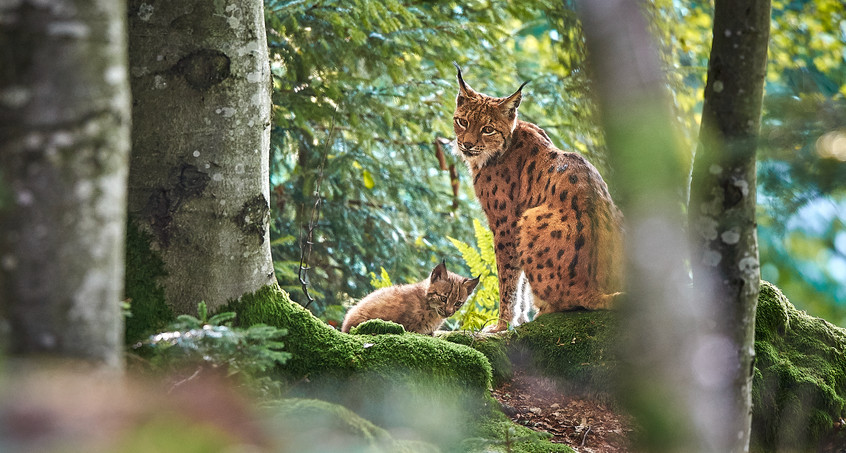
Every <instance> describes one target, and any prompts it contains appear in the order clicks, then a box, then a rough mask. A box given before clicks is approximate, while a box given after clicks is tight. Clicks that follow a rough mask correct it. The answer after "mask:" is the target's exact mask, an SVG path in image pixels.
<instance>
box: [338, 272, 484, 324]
mask: <svg viewBox="0 0 846 453" xmlns="http://www.w3.org/2000/svg"><path fill="white" fill-rule="evenodd" d="M478 283H479V279H478V278H474V279H469V278H464V277H462V276H460V275H458V274H455V273H453V272H450V271H448V270H447V268H446V265H445V264H444V263H441V264H438V265H437V266H435V268H434V269H432V273H431V275H429V278H427V279H425V280H423V281H421V282H417V283H413V284H410V285H396V286H390V287H388V288H382V289H379V290H377V291H374V292H372V293H370V294H368V295H367V296H365V297H364V299H361V301H360V302H359V303H358V304H357V305H356V306H354V307H352V308H351V309H350V311H348V312H347V316H346V317H345V318H344V323H343V325H342V326H341V331H342V332H349V331H350V329H351V328H353V327H355V326H357V325H359V324H361V323H363V322H364V321H367V320H370V319H384V320H386V321H393V322H395V323H398V324H402V325H403V327H405V330H407V331H409V332H417V333H422V334H424V335H432V333H433V332H434V331H435V330H437V329H438V328H439V327H440V326H441V324H443V322H444V319H446V318H449V317H450V316H452V315H453V313H455V312H456V311H458V309H459V308H461V305H462V304H463V303H464V302H465V301H466V300H467V298H468V297H470V293H472V292H473V289H475V288H476V285H477V284H478Z"/></svg>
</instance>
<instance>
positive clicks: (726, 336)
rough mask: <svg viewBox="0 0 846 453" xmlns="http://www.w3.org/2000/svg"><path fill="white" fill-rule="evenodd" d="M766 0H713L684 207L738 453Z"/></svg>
mask: <svg viewBox="0 0 846 453" xmlns="http://www.w3.org/2000/svg"><path fill="white" fill-rule="evenodd" d="M769 28H770V1H769V0H717V1H716V3H715V8H714V40H713V43H712V46H711V58H710V61H709V64H708V81H707V84H706V86H705V104H704V106H703V109H702V126H701V128H700V134H699V141H700V146H699V149H698V150H697V153H696V158H695V160H694V165H693V173H692V176H693V178H692V181H691V195H690V208H689V210H688V214H689V222H690V226H691V228H690V230H691V241H692V244H693V245H694V247H693V255H692V262H693V265H694V272H693V278H694V285H695V287H696V290H697V291H698V292H700V293H701V294H704V295H707V296H708V297H710V298H711V301H712V302H711V304H712V305H713V306H714V307H715V309H716V310H718V311H719V312H720V313H721V314H722V317H723V321H722V322H720V323H717V324H716V325H715V326H714V329H713V333H712V335H713V337H714V338H715V339H717V341H720V342H723V343H725V344H727V345H731V346H730V349H729V350H728V351H727V354H726V356H725V358H724V360H727V361H729V362H730V363H731V365H732V366H731V367H729V368H727V369H726V370H725V373H726V374H725V376H723V377H722V378H721V379H723V381H722V382H721V385H724V386H725V389H726V391H725V396H724V398H726V401H725V402H724V404H726V405H727V406H730V407H732V410H731V415H732V417H731V418H729V419H727V420H725V424H726V428H727V429H730V431H729V432H727V434H726V435H727V436H728V437H731V438H732V439H734V442H733V443H732V444H727V445H726V447H729V446H730V447H731V449H729V448H726V450H725V451H737V452H740V451H744V448H746V447H747V446H748V444H749V434H750V429H751V428H750V426H751V414H752V400H751V391H752V371H753V359H754V341H755V307H756V305H757V302H758V290H759V287H760V268H759V263H758V239H757V232H756V227H757V223H756V221H755V207H756V197H755V194H756V190H755V187H756V175H755V152H756V149H757V141H758V131H759V129H760V125H761V122H760V118H761V103H762V98H763V91H764V77H765V75H766V65H767V43H768V41H769Z"/></svg>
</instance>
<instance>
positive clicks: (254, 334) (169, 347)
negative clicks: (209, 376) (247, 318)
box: [134, 302, 291, 380]
mask: <svg viewBox="0 0 846 453" xmlns="http://www.w3.org/2000/svg"><path fill="white" fill-rule="evenodd" d="M197 312H198V317H194V316H191V315H180V316H178V317H177V318H176V320H175V321H174V322H173V323H171V324H170V325H169V326H168V328H167V329H166V330H165V331H164V332H161V333H158V334H156V335H152V336H150V337H149V338H148V339H147V340H145V341H143V342H140V343H138V344H137V345H135V346H134V349H135V351H136V352H137V353H139V354H141V355H143V356H145V357H148V358H149V362H150V364H151V365H152V367H153V368H154V369H156V370H160V371H174V370H178V369H182V368H186V367H189V366H198V365H208V366H211V367H214V368H222V369H224V370H225V371H226V372H227V374H228V375H230V376H231V375H236V374H237V375H239V376H240V377H243V378H245V379H247V380H249V379H255V378H258V377H261V376H264V375H266V374H267V373H268V372H269V371H271V370H272V369H274V368H275V367H277V366H280V365H284V364H285V363H286V362H287V361H288V360H289V359H290V358H291V354H290V353H288V352H285V351H283V350H282V349H283V347H284V343H282V341H281V338H282V337H284V336H285V335H287V331H286V330H285V329H282V328H278V327H273V326H268V325H266V324H253V325H250V326H249V327H232V326H231V323H232V321H233V320H234V319H235V317H236V314H235V313H234V312H231V311H227V312H221V313H217V314H215V315H213V316H209V313H208V309H207V307H206V304H205V302H200V303H199V304H198V305H197Z"/></svg>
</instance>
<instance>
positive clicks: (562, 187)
mask: <svg viewBox="0 0 846 453" xmlns="http://www.w3.org/2000/svg"><path fill="white" fill-rule="evenodd" d="M456 69H458V97H457V99H456V108H455V114H454V118H453V119H454V128H455V134H456V137H457V140H456V142H455V143H456V144H455V149H456V152H457V154H458V155H459V156H461V158H462V159H463V160H464V161H465V163H466V164H467V166H468V168H469V169H470V173H471V175H472V177H473V186H474V189H475V192H476V197H477V198H478V199H479V202H480V203H481V205H482V208H483V209H484V211H485V214H486V215H487V218H488V224H489V225H490V227H491V230H492V231H493V234H494V245H495V247H496V250H495V251H496V261H497V272H498V274H499V295H500V310H499V321H498V323H497V326H496V328H495V329H494V330H495V331H499V330H504V329H507V328H508V323H509V322H510V321H511V320H512V317H513V311H514V304H515V303H517V302H519V301H518V300H517V299H518V291H517V287H518V281H519V280H520V278H521V273H522V274H525V278H526V282H527V283H528V284H529V286H530V287H531V292H532V295H533V298H534V301H533V302H534V305H535V307H537V309H538V314H544V313H550V312H558V311H566V310H572V309H576V308H586V309H603V308H609V305H610V303H611V301H612V299H613V297H614V296H615V295H616V294H617V293H618V291H620V289H621V288H622V215H621V213H620V211H619V210H618V209H617V207H616V206H615V205H614V202H613V201H612V200H611V196H610V195H609V193H608V188H607V187H606V185H605V182H604V181H603V180H602V177H601V176H600V175H599V172H598V171H597V170H596V168H594V166H593V165H591V164H590V163H589V162H588V161H587V160H585V159H584V158H583V157H581V156H580V155H578V154H576V153H571V152H564V151H562V150H560V149H558V148H557V147H555V145H553V144H552V142H551V141H550V139H549V137H548V136H547V134H546V133H545V132H544V131H543V129H541V128H540V127H538V126H536V125H534V124H531V123H528V122H525V121H521V120H519V119H517V108H518V107H519V105H520V101H521V99H522V94H521V92H522V88H523V86H525V83H524V84H523V85H521V86H520V88H519V89H518V90H517V91H516V92H515V93H514V94H512V95H510V96H508V97H505V98H495V97H491V96H487V95H484V94H482V93H478V92H476V91H474V90H473V89H472V88H470V87H469V86H468V85H467V84H466V83H465V82H464V80H463V78H462V76H461V69H460V68H458V65H456Z"/></svg>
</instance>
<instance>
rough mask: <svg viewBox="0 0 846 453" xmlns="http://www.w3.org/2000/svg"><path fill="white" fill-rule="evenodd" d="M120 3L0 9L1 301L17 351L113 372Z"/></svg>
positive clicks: (123, 94) (124, 89)
mask: <svg viewBox="0 0 846 453" xmlns="http://www.w3.org/2000/svg"><path fill="white" fill-rule="evenodd" d="M125 18H126V11H125V5H124V4H123V3H122V2H115V1H111V0H95V1H79V0H52V1H49V2H36V1H18V2H4V3H2V4H0V23H2V24H3V26H2V28H0V49H2V51H0V307H2V310H3V312H4V316H5V317H6V319H7V321H8V322H9V325H10V338H9V342H8V345H9V348H10V352H11V353H13V354H16V355H23V356H32V355H48V356H49V355H54V356H62V357H76V358H83V359H88V360H93V361H96V362H102V363H105V364H106V365H107V366H110V367H115V368H118V367H121V366H122V360H121V345H122V337H123V336H122V322H121V316H120V300H121V298H122V293H123V275H124V274H123V272H124V271H123V263H124V260H123V258H124V253H123V251H124V242H123V241H124V235H125V233H124V229H125V220H126V217H125V215H126V214H125V206H126V175H127V158H128V152H129V128H130V125H129V118H130V117H129V113H130V105H129V86H128V81H127V71H126V36H125V23H126V19H125Z"/></svg>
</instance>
